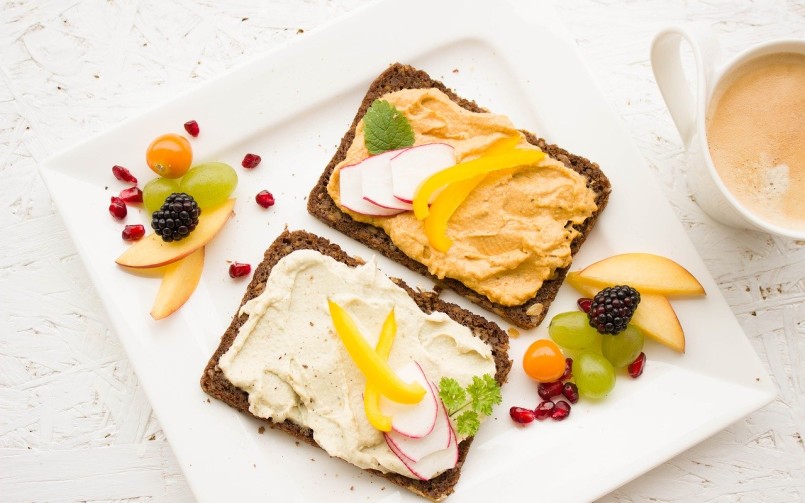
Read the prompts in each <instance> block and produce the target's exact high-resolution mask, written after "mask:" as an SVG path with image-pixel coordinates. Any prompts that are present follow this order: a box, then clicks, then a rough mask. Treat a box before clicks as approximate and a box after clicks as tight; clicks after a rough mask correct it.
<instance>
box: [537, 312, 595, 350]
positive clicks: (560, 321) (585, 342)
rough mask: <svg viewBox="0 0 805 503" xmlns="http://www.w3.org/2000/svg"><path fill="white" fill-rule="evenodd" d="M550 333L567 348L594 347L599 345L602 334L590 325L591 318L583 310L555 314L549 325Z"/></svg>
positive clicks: (552, 337)
mask: <svg viewBox="0 0 805 503" xmlns="http://www.w3.org/2000/svg"><path fill="white" fill-rule="evenodd" d="M548 335H550V336H551V339H553V341H554V342H555V343H557V344H559V345H560V346H562V347H563V348H567V349H593V348H596V347H598V343H599V341H600V339H601V334H599V333H598V330H596V329H594V328H593V327H591V326H590V320H589V319H587V315H586V314H584V313H582V312H581V311H568V312H566V313H560V314H557V315H556V316H554V317H553V319H551V324H550V325H549V326H548Z"/></svg>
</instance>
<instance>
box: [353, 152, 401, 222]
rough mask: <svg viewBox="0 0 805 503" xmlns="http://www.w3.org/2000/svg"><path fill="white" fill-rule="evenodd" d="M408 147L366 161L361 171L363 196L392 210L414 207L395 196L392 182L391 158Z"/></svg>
mask: <svg viewBox="0 0 805 503" xmlns="http://www.w3.org/2000/svg"><path fill="white" fill-rule="evenodd" d="M405 150H408V149H400V150H390V151H388V152H383V153H382V154H379V155H375V156H372V157H370V158H368V159H366V160H365V161H363V164H366V165H365V166H364V167H363V170H362V171H361V192H362V193H363V198H364V199H365V200H367V201H369V202H370V203H372V204H375V205H377V206H380V207H383V208H388V209H391V210H403V211H409V210H412V209H413V208H414V207H413V205H411V204H410V203H405V202H403V201H400V200H399V199H397V198H396V197H394V194H393V191H392V182H391V159H392V158H393V157H395V156H397V155H399V154H400V153H402V152H404V151H405Z"/></svg>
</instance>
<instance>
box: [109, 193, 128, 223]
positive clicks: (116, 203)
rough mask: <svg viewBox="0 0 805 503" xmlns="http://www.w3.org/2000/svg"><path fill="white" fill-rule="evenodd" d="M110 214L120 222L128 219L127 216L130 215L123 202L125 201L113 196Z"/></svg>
mask: <svg viewBox="0 0 805 503" xmlns="http://www.w3.org/2000/svg"><path fill="white" fill-rule="evenodd" d="M109 213H110V214H111V215H112V216H113V217H115V218H117V219H118V220H122V219H124V218H126V215H127V214H128V210H127V209H126V203H125V202H123V200H122V199H120V198H119V197H117V196H112V202H111V204H109Z"/></svg>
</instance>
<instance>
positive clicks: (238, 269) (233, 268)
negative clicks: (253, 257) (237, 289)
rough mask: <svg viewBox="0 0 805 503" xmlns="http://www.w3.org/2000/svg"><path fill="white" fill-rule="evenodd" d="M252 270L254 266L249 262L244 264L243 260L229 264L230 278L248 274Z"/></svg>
mask: <svg viewBox="0 0 805 503" xmlns="http://www.w3.org/2000/svg"><path fill="white" fill-rule="evenodd" d="M250 272H252V266H251V265H249V264H243V263H241V262H232V264H231V265H230V266H229V277H230V278H240V277H241V276H246V275H247V274H249V273H250Z"/></svg>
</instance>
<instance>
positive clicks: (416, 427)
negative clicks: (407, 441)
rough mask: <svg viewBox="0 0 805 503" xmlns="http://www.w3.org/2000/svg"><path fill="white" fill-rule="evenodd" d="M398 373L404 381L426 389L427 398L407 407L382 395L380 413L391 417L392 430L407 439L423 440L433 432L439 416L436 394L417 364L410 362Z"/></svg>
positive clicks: (398, 370)
mask: <svg viewBox="0 0 805 503" xmlns="http://www.w3.org/2000/svg"><path fill="white" fill-rule="evenodd" d="M396 372H397V375H398V376H399V377H400V379H402V380H403V381H406V382H417V383H419V384H420V386H422V387H423V388H425V397H424V398H422V400H421V401H420V402H419V403H415V404H409V405H407V404H402V403H397V402H392V401H391V400H389V399H388V398H386V397H384V396H382V395H381V397H380V411H381V412H382V413H383V414H384V415H386V416H389V417H391V429H392V430H394V431H396V432H397V433H400V434H401V435H405V436H406V437H411V438H422V437H424V436H425V435H427V434H428V433H430V432H431V431H433V427H434V426H435V424H436V418H437V416H438V415H439V406H438V399H437V395H436V392H435V390H434V389H433V386H431V384H430V381H428V378H427V377H425V373H424V372H423V371H422V367H420V366H419V364H418V363H417V362H414V361H412V362H408V363H406V364H405V365H404V366H402V367H401V368H399V369H396Z"/></svg>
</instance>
